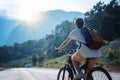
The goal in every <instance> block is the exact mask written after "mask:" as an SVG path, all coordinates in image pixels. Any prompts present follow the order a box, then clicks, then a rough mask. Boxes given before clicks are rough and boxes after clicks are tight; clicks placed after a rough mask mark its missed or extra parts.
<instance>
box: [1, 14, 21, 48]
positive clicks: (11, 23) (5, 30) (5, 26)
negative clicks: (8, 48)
mask: <svg viewBox="0 0 120 80" xmlns="http://www.w3.org/2000/svg"><path fill="white" fill-rule="evenodd" d="M17 25H19V22H18V21H17V20H14V19H11V18H8V17H5V16H0V46H1V45H5V44H6V42H7V39H8V37H9V34H10V33H11V31H12V30H13V29H14V28H15V27H16V26H17Z"/></svg>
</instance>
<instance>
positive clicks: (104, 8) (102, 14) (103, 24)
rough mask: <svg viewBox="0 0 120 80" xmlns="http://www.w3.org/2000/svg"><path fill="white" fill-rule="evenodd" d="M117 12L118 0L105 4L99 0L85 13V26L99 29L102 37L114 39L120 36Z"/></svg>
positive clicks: (119, 22)
mask: <svg viewBox="0 0 120 80" xmlns="http://www.w3.org/2000/svg"><path fill="white" fill-rule="evenodd" d="M119 14H120V2H119V0H111V1H110V3H109V4H107V5H106V4H104V3H102V2H101V1H100V2H99V3H97V4H96V5H95V6H93V9H91V11H89V12H86V13H85V21H86V26H89V27H92V28H95V29H97V30H98V31H100V32H101V33H102V36H103V38H104V39H106V40H114V39H115V38H119V37H120V31H119V30H120V27H119V26H120V20H119V19H120V15H119ZM111 30H112V31H111Z"/></svg>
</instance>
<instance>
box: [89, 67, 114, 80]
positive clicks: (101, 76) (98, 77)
mask: <svg viewBox="0 0 120 80" xmlns="http://www.w3.org/2000/svg"><path fill="white" fill-rule="evenodd" d="M87 78H88V79H87V80H112V78H111V76H110V74H109V73H108V72H107V71H106V70H105V69H104V68H101V67H95V68H93V69H91V70H90V71H89V73H88V76H87Z"/></svg>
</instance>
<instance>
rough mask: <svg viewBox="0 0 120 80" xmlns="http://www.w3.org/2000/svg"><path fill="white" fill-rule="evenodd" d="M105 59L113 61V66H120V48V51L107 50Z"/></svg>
mask: <svg viewBox="0 0 120 80" xmlns="http://www.w3.org/2000/svg"><path fill="white" fill-rule="evenodd" d="M105 58H107V59H109V60H111V61H112V63H111V65H120V48H119V49H118V50H113V49H111V48H107V49H106V50H105Z"/></svg>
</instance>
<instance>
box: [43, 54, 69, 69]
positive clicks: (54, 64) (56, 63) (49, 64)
mask: <svg viewBox="0 0 120 80" xmlns="http://www.w3.org/2000/svg"><path fill="white" fill-rule="evenodd" d="M67 59H68V56H67V55H63V56H61V57H58V58H55V59H50V60H49V61H45V62H44V63H43V67H46V68H60V67H62V66H64V64H65V63H66V61H67Z"/></svg>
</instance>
